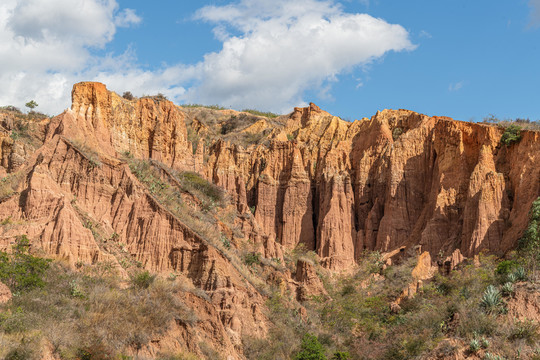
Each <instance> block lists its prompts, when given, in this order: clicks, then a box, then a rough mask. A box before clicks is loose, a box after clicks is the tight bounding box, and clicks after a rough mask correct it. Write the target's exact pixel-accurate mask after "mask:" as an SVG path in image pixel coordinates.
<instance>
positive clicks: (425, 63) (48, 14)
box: [0, 0, 540, 121]
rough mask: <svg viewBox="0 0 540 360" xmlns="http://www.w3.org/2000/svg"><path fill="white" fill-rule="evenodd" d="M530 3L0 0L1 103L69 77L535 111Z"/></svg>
mask: <svg viewBox="0 0 540 360" xmlns="http://www.w3.org/2000/svg"><path fill="white" fill-rule="evenodd" d="M539 66H540V0H497V1H493V0H491V1H485V0H475V1H470V0H438V1H433V0H408V1H403V0H234V1H231V0H213V1H204V0H201V1H178V0H156V1H152V2H150V1H147V0H145V1H142V0H129V1H128V0H2V2H1V3H0V83H1V84H2V85H1V86H0V106H1V105H15V106H18V107H20V108H21V109H23V108H24V104H25V103H26V102H27V101H29V100H32V99H33V100H35V101H36V102H37V103H38V104H39V107H38V108H37V110H38V111H41V112H44V113H47V114H49V115H56V114H59V113H61V112H62V111H63V110H64V109H66V108H68V107H69V106H70V102H71V99H70V93H71V88H72V86H73V84H74V83H77V82H79V81H100V82H103V83H105V84H106V85H107V87H108V88H109V89H110V90H113V91H116V92H117V93H119V94H122V93H123V92H124V91H131V92H132V93H133V94H134V95H136V96H142V95H153V94H157V93H163V94H165V95H166V96H167V97H168V98H169V99H170V100H172V101H174V102H175V103H177V104H184V103H200V104H206V105H214V104H218V105H221V106H224V107H227V108H233V109H237V110H242V109H246V108H250V109H258V110H261V111H272V112H276V113H280V114H286V113H289V112H290V111H291V110H292V109H293V107H295V106H305V105H307V104H309V103H310V102H314V103H315V104H317V105H319V106H320V107H321V108H322V109H324V110H326V111H328V112H330V113H332V114H334V115H337V116H340V117H342V118H344V119H347V120H354V119H360V118H362V117H370V116H372V115H374V114H375V113H376V112H377V111H378V110H382V109H399V108H402V109H409V110H414V111H417V112H420V113H424V114H427V115H440V116H450V117H453V118H455V119H458V120H465V121H471V120H472V121H481V120H482V119H483V118H484V117H487V116H490V115H494V116H496V117H498V118H501V119H505V118H518V117H519V118H529V119H531V120H540V71H539Z"/></svg>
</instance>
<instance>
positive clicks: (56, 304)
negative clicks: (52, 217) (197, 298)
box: [0, 244, 197, 360]
mask: <svg viewBox="0 0 540 360" xmlns="http://www.w3.org/2000/svg"><path fill="white" fill-rule="evenodd" d="M19 245H20V244H19ZM21 256H25V257H27V258H26V259H25V260H24V261H21V259H20V257H21ZM15 263H16V264H15ZM0 266H1V267H2V270H6V268H12V271H11V272H14V273H15V274H16V276H14V277H13V276H11V277H10V279H11V280H12V281H8V282H7V283H8V284H9V285H10V288H11V289H12V291H13V292H14V296H13V299H12V300H11V301H10V302H9V303H8V304H6V305H5V306H3V307H1V308H0V309H1V312H0V358H2V359H6V360H18V359H28V360H32V359H40V358H41V351H42V349H44V348H49V349H50V352H51V353H53V354H56V355H57V356H59V357H60V358H61V359H84V360H90V359H92V360H94V359H131V358H132V357H129V356H128V355H127V351H130V352H134V351H136V350H137V349H140V348H142V347H143V346H144V345H146V344H148V343H149V342H150V340H151V339H152V338H153V337H155V336H157V335H159V334H163V333H164V332H165V331H166V330H167V329H168V328H169V326H170V324H171V322H172V321H173V320H176V321H182V322H185V323H188V324H192V323H194V322H196V321H197V318H196V317H195V316H194V315H193V314H192V312H191V311H189V309H187V308H186V307H185V305H184V304H183V303H182V302H181V301H180V300H179V297H178V296H177V295H178V293H179V292H182V291H186V289H185V288H183V286H182V284H181V283H180V282H179V281H177V280H175V279H169V280H164V279H157V278H155V277H154V276H152V275H150V274H149V273H148V272H140V273H134V274H133V275H132V277H131V279H130V280H129V281H127V282H125V281H124V282H123V281H121V279H120V278H119V277H118V276H117V275H116V274H114V272H112V271H111V268H107V267H104V266H97V267H84V268H82V269H81V270H80V271H77V272H76V271H72V270H70V269H69V268H68V267H66V266H65V265H62V264H60V263H50V262H49V261H47V260H44V259H40V258H39V257H34V256H31V255H28V254H18V255H17V254H15V255H14V256H13V257H12V256H8V255H7V254H3V259H2V260H1V261H0ZM104 269H108V270H107V271H103V270H104ZM13 270H14V271H13ZM4 273H5V271H4V272H3V273H2V274H4ZM3 280H5V277H3ZM169 355H171V354H169ZM169 355H167V354H163V357H162V358H163V359H166V358H167V359H170V358H172V357H168V356H169ZM178 356H179V355H178ZM178 359H181V357H178Z"/></svg>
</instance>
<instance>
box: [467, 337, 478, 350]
mask: <svg viewBox="0 0 540 360" xmlns="http://www.w3.org/2000/svg"><path fill="white" fill-rule="evenodd" d="M469 350H470V352H472V353H476V352H478V350H480V341H478V340H476V339H472V340H471V342H470V343H469Z"/></svg>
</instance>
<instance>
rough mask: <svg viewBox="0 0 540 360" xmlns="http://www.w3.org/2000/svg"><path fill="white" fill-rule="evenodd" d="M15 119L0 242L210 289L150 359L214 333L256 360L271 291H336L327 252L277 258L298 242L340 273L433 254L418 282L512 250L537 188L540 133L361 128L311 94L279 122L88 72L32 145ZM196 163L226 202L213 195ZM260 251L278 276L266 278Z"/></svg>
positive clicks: (367, 124) (5, 168)
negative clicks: (510, 140)
mask: <svg viewBox="0 0 540 360" xmlns="http://www.w3.org/2000/svg"><path fill="white" fill-rule="evenodd" d="M2 116H3V118H2V119H0V120H1V121H2V126H3V127H2V129H0V130H2V132H0V141H1V145H2V146H1V150H2V152H1V154H0V155H1V160H2V161H1V163H0V172H2V173H3V174H5V175H6V176H5V178H4V180H3V182H2V185H3V186H4V188H3V189H2V196H1V197H0V219H1V220H2V223H3V224H4V225H2V226H1V231H2V236H1V237H0V248H1V249H9V248H10V244H12V243H13V242H14V239H15V238H16V237H17V236H20V235H22V234H26V235H27V236H28V238H29V239H30V240H31V241H32V248H33V249H35V250H39V251H43V252H45V253H47V254H49V255H50V256H53V257H57V258H61V259H64V260H65V261H66V262H67V263H69V264H71V266H72V267H76V266H79V265H80V264H94V265H95V264H101V263H108V264H111V265H112V266H113V267H114V268H115V269H116V270H117V271H118V273H119V274H121V275H122V276H124V277H126V276H127V274H128V272H129V271H130V268H129V266H126V264H132V263H133V264H135V263H136V264H138V265H139V266H141V267H143V268H145V269H148V270H151V271H153V272H157V273H161V274H169V273H173V274H176V275H181V276H183V277H185V278H186V279H187V281H188V282H189V283H190V286H193V287H194V288H196V289H200V290H202V291H203V292H204V294H206V295H208V296H196V295H189V294H188V295H184V297H185V298H184V301H185V302H186V303H189V304H191V305H190V306H191V307H192V308H193V309H196V311H197V314H198V315H199V318H200V319H203V320H201V322H200V323H199V325H197V326H196V327H190V326H188V325H186V324H175V325H174V326H172V327H171V328H170V333H169V334H165V335H163V336H162V337H161V338H160V339H156V340H155V341H153V342H152V344H153V345H151V346H149V347H147V348H145V349H142V350H141V351H143V352H144V353H145V354H150V355H152V354H156V353H157V351H158V350H159V347H160V346H168V345H166V344H169V345H170V346H172V347H174V346H177V347H178V346H179V347H181V348H184V349H189V350H190V351H192V352H194V353H197V354H200V353H201V350H200V349H199V348H198V346H197V345H196V344H195V345H194V343H196V341H201V339H210V341H211V342H212V344H213V346H214V347H215V348H216V350H218V351H219V352H220V353H221V354H224V355H226V356H228V357H229V358H231V359H241V358H243V344H242V340H241V339H242V337H243V336H244V335H245V334H249V335H250V336H254V337H264V336H265V335H266V334H267V331H268V319H267V318H266V316H265V313H264V311H263V310H264V302H265V300H266V298H267V297H266V294H265V291H264V289H265V287H266V286H280V287H281V288H282V290H283V291H282V292H283V294H292V295H291V296H292V297H294V298H297V299H298V300H300V301H304V300H306V299H308V298H309V297H311V296H325V294H326V291H325V289H324V286H323V284H322V282H321V280H320V279H319V277H318V274H317V273H316V271H315V268H314V265H313V264H312V263H313V259H310V260H306V259H299V260H298V261H297V263H296V264H294V266H293V268H291V269H287V268H286V267H280V266H279V265H276V264H282V263H283V262H284V259H285V257H286V256H290V255H289V254H290V253H291V252H292V251H293V250H295V249H296V250H297V249H299V248H301V249H303V250H304V251H313V252H314V253H316V259H315V260H316V261H317V262H319V263H320V264H322V265H323V266H324V267H325V268H326V269H327V270H330V271H349V270H351V269H353V268H354V266H355V264H356V262H357V261H359V260H360V259H361V258H362V256H363V254H364V253H365V252H366V251H379V252H381V253H385V254H386V255H385V256H384V259H385V260H386V259H387V260H388V261H389V263H391V261H393V260H392V259H394V258H398V257H399V256H401V254H404V253H407V252H408V251H409V250H418V249H421V251H422V252H421V254H422V255H421V265H422V266H421V267H420V266H419V267H417V269H416V270H415V271H416V275H417V276H415V279H416V280H417V282H418V281H420V282H421V281H422V280H425V279H427V278H429V277H430V276H432V274H433V273H434V272H435V271H436V266H437V265H439V268H440V269H441V270H442V271H444V269H447V268H452V267H454V266H455V265H457V264H458V263H459V262H461V261H463V259H464V258H472V257H474V256H475V255H477V254H479V253H480V252H488V253H492V254H496V255H504V254H505V253H507V252H508V251H509V250H512V249H513V248H515V246H516V244H517V241H518V239H519V237H520V236H521V234H522V232H523V230H524V229H525V227H526V225H527V221H528V209H529V208H530V206H531V203H532V202H533V201H534V200H535V199H536V198H537V197H538V196H539V195H540V133H538V132H534V131H523V132H522V139H521V141H520V142H519V143H516V144H513V145H511V146H505V145H501V144H500V138H501V136H502V133H503V129H500V128H497V127H493V126H487V125H482V124H475V123H468V122H461V121H455V120H452V119H450V118H446V117H430V116H426V115H422V114H418V113H415V112H412V111H408V110H384V111H381V112H378V113H377V114H376V115H374V116H373V117H371V118H363V119H362V120H356V121H354V122H347V121H344V120H342V119H340V118H338V117H336V116H332V115H331V114H329V113H327V112H325V111H323V110H321V109H320V108H319V107H317V106H316V105H314V104H310V105H309V106H308V107H305V108H295V109H294V111H293V112H292V113H291V114H288V115H283V116H277V117H266V116H261V115H260V114H257V113H250V112H237V111H233V110H219V109H215V108H204V107H188V106H185V107H181V106H176V105H174V104H173V103H172V102H170V101H167V100H165V99H162V98H156V97H144V98H140V99H134V100H127V99H124V98H122V97H121V96H119V95H117V94H115V93H114V92H111V91H108V90H107V89H106V87H105V85H103V84H100V83H92V82H85V83H79V84H76V85H75V86H74V88H73V92H72V107H71V109H69V110H66V111H65V112H64V113H62V114H60V115H58V116H56V117H54V118H52V119H50V120H46V121H42V122H40V123H39V124H35V132H36V134H37V135H36V136H35V139H33V140H32V141H29V140H28V139H27V138H25V137H20V138H17V137H16V138H15V139H14V137H13V136H10V135H9V134H10V132H11V133H13V131H14V130H13V129H15V128H16V127H14V125H12V124H11V123H10V121H11V120H10V118H9V117H6V116H4V115H2ZM138 164H139V165H140V164H143V165H144V166H146V167H137V166H139V165H138ZM143 165H140V166H143ZM141 169H147V171H149V172H148V174H150V175H148V174H146V173H145V174H141V173H142V170H141ZM149 169H150V170H151V172H150V170H149ZM145 171H146V170H145ZM152 174H153V175H152ZM182 174H188V175H189V176H191V177H190V179H195V181H199V180H197V179H198V178H197V176H198V175H193V174H200V175H201V176H202V177H203V178H205V179H207V180H209V181H211V182H212V183H214V184H216V185H218V186H219V187H221V188H222V189H224V190H225V192H226V194H227V196H226V198H225V200H223V203H219V204H218V203H217V202H214V201H213V200H212V201H207V200H204V201H203V200H201V199H200V198H198V196H197V194H200V190H197V189H195V190H189V191H188V190H186V189H184V188H182V187H181V186H180V185H179V184H180V183H181V182H182V179H181V175H182ZM190 174H191V175H190ZM186 176H187V175H186ZM148 179H150V180H151V181H150V180H148ZM166 189H173V190H174V191H172V192H170V193H167V194H166V195H167V196H168V197H167V196H161V195H162V194H161V193H160V191H165V190H166ZM171 196H177V200H178V201H179V204H175V203H173V202H172V200H170V197H171ZM218 202H219V201H218ZM193 214H196V215H193ZM200 219H204V221H200ZM205 223H206V224H207V225H206V228H205V225H204V224H205ZM208 228H210V229H208ZM246 249H248V250H246ZM246 253H247V254H250V255H252V256H253V258H252V259H254V260H253V261H263V262H264V261H266V262H267V263H271V264H273V265H272V266H273V267H274V268H276V269H279V271H274V272H273V273H271V274H266V273H265V274H253V273H252V272H251V271H250V269H249V268H248V267H246V265H245V264H244V263H242V256H243V255H242V254H246ZM259 256H260V257H261V258H262V259H259ZM255 275H256V276H255ZM413 285H414V286H415V287H418V286H419V285H418V284H417V283H415V284H413ZM300 310H301V309H300ZM179 339H180V340H179ZM182 339H183V340H182ZM216 339H219V341H218V340H216ZM159 344H162V345H159ZM164 344H165V345H164ZM171 344H172V345H171Z"/></svg>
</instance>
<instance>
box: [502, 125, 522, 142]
mask: <svg viewBox="0 0 540 360" xmlns="http://www.w3.org/2000/svg"><path fill="white" fill-rule="evenodd" d="M519 140H521V126H518V125H510V126H509V127H507V128H506V129H505V130H504V133H503V135H502V137H501V143H503V144H504V145H506V146H509V145H512V144H514V143H516V142H518V141H519Z"/></svg>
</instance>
